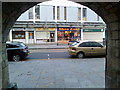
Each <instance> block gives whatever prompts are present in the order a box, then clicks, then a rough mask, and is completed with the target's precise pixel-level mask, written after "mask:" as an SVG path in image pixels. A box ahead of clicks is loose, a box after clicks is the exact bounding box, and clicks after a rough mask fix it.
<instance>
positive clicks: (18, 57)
mask: <svg viewBox="0 0 120 90" xmlns="http://www.w3.org/2000/svg"><path fill="white" fill-rule="evenodd" d="M20 59H21V57H20V55H18V54H14V55H13V56H12V60H13V61H20Z"/></svg>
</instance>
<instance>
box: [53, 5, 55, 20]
mask: <svg viewBox="0 0 120 90" xmlns="http://www.w3.org/2000/svg"><path fill="white" fill-rule="evenodd" d="M53 20H55V6H53Z"/></svg>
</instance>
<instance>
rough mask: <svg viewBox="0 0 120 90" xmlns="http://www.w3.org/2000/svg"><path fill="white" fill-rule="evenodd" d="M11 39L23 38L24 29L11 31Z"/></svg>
mask: <svg viewBox="0 0 120 90" xmlns="http://www.w3.org/2000/svg"><path fill="white" fill-rule="evenodd" d="M12 38H13V39H25V31H12Z"/></svg>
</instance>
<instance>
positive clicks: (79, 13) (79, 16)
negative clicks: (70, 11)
mask: <svg viewBox="0 0 120 90" xmlns="http://www.w3.org/2000/svg"><path fill="white" fill-rule="evenodd" d="M78 20H81V8H78Z"/></svg>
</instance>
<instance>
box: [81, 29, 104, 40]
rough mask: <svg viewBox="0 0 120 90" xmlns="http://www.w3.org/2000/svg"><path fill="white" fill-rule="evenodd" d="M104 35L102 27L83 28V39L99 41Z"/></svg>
mask: <svg viewBox="0 0 120 90" xmlns="http://www.w3.org/2000/svg"><path fill="white" fill-rule="evenodd" d="M104 37H105V32H104V29H83V40H94V41H100V42H101V41H102V40H103V38H104Z"/></svg>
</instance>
